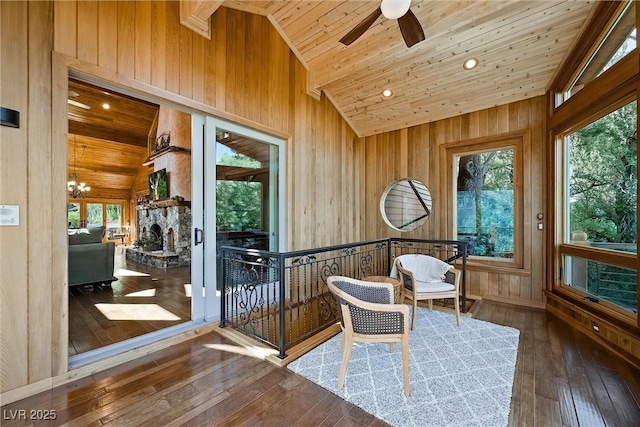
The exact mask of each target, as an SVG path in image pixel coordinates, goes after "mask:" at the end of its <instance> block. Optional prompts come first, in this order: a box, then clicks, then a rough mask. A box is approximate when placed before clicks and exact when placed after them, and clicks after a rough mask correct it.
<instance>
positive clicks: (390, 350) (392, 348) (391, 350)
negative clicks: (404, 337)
mask: <svg viewBox="0 0 640 427" xmlns="http://www.w3.org/2000/svg"><path fill="white" fill-rule="evenodd" d="M394 351H395V347H394V346H393V343H392V342H390V343H389V353H393V352H394Z"/></svg>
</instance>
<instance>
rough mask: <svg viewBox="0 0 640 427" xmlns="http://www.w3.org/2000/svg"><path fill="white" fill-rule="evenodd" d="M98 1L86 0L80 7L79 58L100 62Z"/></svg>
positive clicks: (93, 62) (94, 62) (90, 61)
mask: <svg viewBox="0 0 640 427" xmlns="http://www.w3.org/2000/svg"><path fill="white" fill-rule="evenodd" d="M98 29H99V26H98V2H97V1H84V2H82V5H81V7H79V8H78V34H82V37H80V38H78V59H79V60H81V61H86V62H89V63H91V64H96V63H97V62H98Z"/></svg>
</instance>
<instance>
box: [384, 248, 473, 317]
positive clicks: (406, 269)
mask: <svg viewBox="0 0 640 427" xmlns="http://www.w3.org/2000/svg"><path fill="white" fill-rule="evenodd" d="M438 263H440V264H438ZM429 264H431V265H434V266H435V267H431V268H432V269H435V271H436V272H437V271H440V270H439V268H441V267H442V270H441V273H442V274H443V276H444V278H441V277H439V274H436V275H433V274H432V273H431V275H429V274H425V272H424V271H419V269H420V266H426V265H429ZM394 267H395V269H397V271H398V273H399V275H400V281H401V282H402V292H403V296H404V297H406V298H409V299H410V300H411V301H412V303H413V310H412V313H411V329H412V330H413V326H414V324H415V321H416V307H417V303H418V301H419V300H428V301H429V310H433V300H434V299H439V298H453V303H454V307H455V311H456V324H457V325H458V326H460V298H459V297H458V295H459V292H460V278H461V277H462V272H461V271H460V270H457V269H455V268H453V266H451V265H448V264H446V263H445V262H444V261H441V260H439V259H437V258H434V257H431V256H429V255H422V254H407V255H400V256H398V257H396V260H395V262H394ZM432 271H434V270H432Z"/></svg>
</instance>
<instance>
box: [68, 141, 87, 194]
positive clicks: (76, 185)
mask: <svg viewBox="0 0 640 427" xmlns="http://www.w3.org/2000/svg"><path fill="white" fill-rule="evenodd" d="M77 146H78V144H77V141H76V136H75V135H73V173H72V174H71V175H69V177H70V178H71V180H69V181H67V191H68V193H69V197H71V198H74V199H77V198H78V197H85V196H86V195H87V193H88V192H89V190H91V187H89V186H88V185H87V184H85V183H84V182H79V181H80V179H78V174H77V173H76V161H77V159H78V150H77V148H78V147H77ZM85 148H87V146H86V145H83V146H82V154H83V155H84V149H85Z"/></svg>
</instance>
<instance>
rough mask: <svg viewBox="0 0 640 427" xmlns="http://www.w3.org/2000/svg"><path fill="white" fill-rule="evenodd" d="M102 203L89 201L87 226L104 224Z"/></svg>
mask: <svg viewBox="0 0 640 427" xmlns="http://www.w3.org/2000/svg"><path fill="white" fill-rule="evenodd" d="M102 218H103V217H102V203H87V228H89V227H99V226H101V225H104V222H103V220H102Z"/></svg>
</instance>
